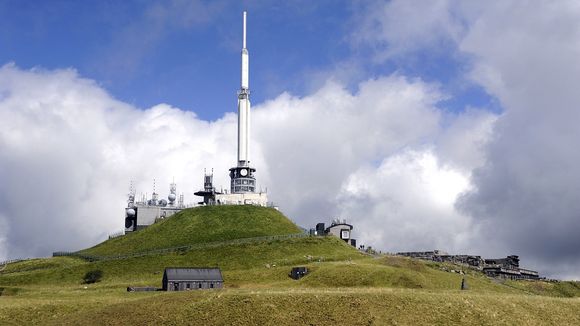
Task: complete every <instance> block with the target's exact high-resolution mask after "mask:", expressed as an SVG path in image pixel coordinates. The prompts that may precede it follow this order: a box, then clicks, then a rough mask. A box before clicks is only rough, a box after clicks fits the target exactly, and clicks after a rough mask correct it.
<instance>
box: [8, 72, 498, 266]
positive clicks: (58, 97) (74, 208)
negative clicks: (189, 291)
mask: <svg viewBox="0 0 580 326" xmlns="http://www.w3.org/2000/svg"><path fill="white" fill-rule="evenodd" d="M0 94H2V96H1V97H0V114H2V116H3V117H4V119H2V121H1V122H0V127H1V128H0V130H1V131H0V153H1V154H0V171H1V174H0V179H2V180H3V182H2V184H1V187H2V189H1V191H0V223H1V224H2V226H3V227H2V228H1V231H0V232H1V234H0V236H1V237H2V239H3V242H2V247H0V248H1V249H2V251H1V252H0V253H1V254H2V255H3V257H1V258H6V257H26V256H37V255H47V254H50V252H51V251H55V250H75V249H80V248H82V247H86V246H89V245H92V244H95V243H97V242H98V241H100V240H103V239H104V238H106V236H107V234H109V233H112V232H115V231H117V230H120V229H122V225H123V213H122V212H123V210H122V208H123V206H124V201H125V194H126V192H127V187H128V183H129V181H130V180H134V181H135V185H136V188H137V192H144V193H146V192H148V193H151V191H152V183H153V178H155V179H156V180H157V182H156V184H157V191H158V192H161V193H162V194H164V193H167V191H166V190H165V189H166V187H167V184H168V183H169V182H170V181H171V180H172V179H173V178H175V180H176V182H177V183H178V192H183V193H184V194H185V196H186V201H188V202H193V201H196V199H195V198H193V196H192V193H193V192H194V191H195V190H197V189H198V188H199V187H201V180H202V177H201V176H202V173H203V169H204V168H214V169H215V172H216V176H215V179H216V185H217V186H218V187H219V186H220V185H228V184H229V182H228V179H227V178H228V177H227V169H228V168H229V167H230V165H232V164H234V162H235V152H236V151H235V146H236V144H235V139H236V138H235V137H236V136H235V132H236V130H235V128H236V116H235V115H234V114H226V115H225V116H224V117H223V118H221V119H219V120H217V121H213V122H208V121H203V120H200V119H198V118H197V117H196V116H195V114H194V113H192V112H185V111H182V110H180V109H178V108H173V107H171V106H169V105H166V104H160V105H157V106H155V107H152V108H149V109H146V110H140V109H138V108H135V107H132V106H131V105H129V104H126V103H122V102H120V101H118V100H115V99H114V98H112V97H111V96H110V95H109V94H107V92H106V91H104V90H103V89H102V88H100V87H99V85H97V84H96V83H95V82H94V81H91V80H87V79H84V78H82V77H81V76H78V75H77V73H76V72H75V71H73V70H56V71H45V70H41V69H34V70H29V71H25V70H21V69H19V68H18V67H16V66H14V65H6V66H4V67H2V68H1V69H0ZM442 98H444V94H441V93H440V91H439V90H438V88H437V87H436V86H434V85H430V84H426V83H424V82H422V81H420V80H410V79H407V78H405V77H402V76H398V75H391V76H386V77H381V78H378V79H371V80H368V81H366V82H363V83H361V84H360V85H359V87H358V90H357V91H356V92H355V93H351V92H349V91H348V90H347V89H346V88H344V87H342V86H341V85H339V84H336V83H333V82H328V83H327V84H326V85H325V86H324V87H322V88H321V89H319V90H318V91H316V92H314V93H312V94H311V95H309V96H306V97H303V98H297V97H294V96H292V95H291V94H287V93H284V94H281V95H280V96H278V97H277V98H275V99H272V100H271V101H268V102H266V103H263V104H261V105H259V106H257V107H255V111H254V114H253V117H254V119H253V125H254V126H253V131H254V137H253V138H254V139H253V148H252V160H253V162H254V163H255V166H256V167H257V169H258V180H259V182H260V184H261V186H262V187H264V188H265V187H267V188H268V190H269V192H270V196H271V199H272V200H274V201H275V202H276V203H277V204H279V205H280V207H281V208H282V210H283V211H284V212H285V213H287V214H288V215H289V216H290V217H291V218H293V219H294V220H295V221H296V222H297V223H298V224H300V225H303V226H306V227H310V226H313V225H314V224H315V223H316V222H319V221H326V222H328V221H329V220H330V219H331V218H333V217H338V216H341V217H343V218H348V219H349V220H350V221H351V222H353V223H354V224H355V225H357V231H359V234H360V236H361V237H362V239H361V240H363V241H364V238H365V237H366V239H368V241H367V242H369V241H370V242H369V243H372V244H373V245H374V246H375V247H387V248H393V246H392V244H391V243H392V238H389V237H390V236H392V235H393V234H394V233H393V232H394V230H395V229H396V228H397V227H401V226H405V225H407V227H405V228H406V229H408V231H409V233H407V235H406V236H407V239H408V240H409V242H408V243H409V245H410V246H412V247H413V248H415V247H417V248H418V247H420V246H421V245H425V246H428V245H431V246H432V245H441V246H445V247H451V248H455V246H456V244H457V243H461V241H462V240H461V239H460V238H462V237H464V236H465V235H464V233H465V232H469V229H468V228H467V227H468V225H469V223H470V222H469V220H468V219H465V218H463V217H462V216H460V215H458V214H457V213H456V212H454V211H453V199H454V198H455V197H456V196H457V194H458V192H459V191H461V190H463V189H465V188H466V187H467V182H466V177H467V176H468V175H469V171H470V167H469V163H466V162H468V161H469V159H465V158H461V157H459V156H458V157H457V159H455V158H454V159H450V160H448V162H444V161H443V160H439V159H438V158H437V157H436V156H437V153H436V149H441V150H443V149H445V146H444V144H448V143H449V140H448V139H447V138H448V137H449V133H450V132H456V133H458V134H463V135H466V137H465V138H464V139H465V140H466V143H465V144H463V145H461V146H464V147H468V148H477V146H476V145H474V143H475V142H476V141H475V140H476V139H477V140H478V141H480V140H483V139H485V138H486V135H487V134H486V133H485V132H476V134H478V135H479V136H472V137H467V135H469V134H473V133H474V131H473V128H471V127H472V126H471V124H470V123H466V122H465V121H464V120H465V119H467V120H470V119H471V120H472V121H473V122H472V123H474V124H476V125H487V124H489V123H490V122H491V121H492V119H490V117H491V115H489V114H484V113H479V114H473V115H472V117H471V118H467V115H465V116H461V117H459V116H456V117H450V116H447V115H444V114H442V113H441V112H440V110H438V109H437V108H436V107H435V105H436V103H438V102H439V101H440V100H441V99H442ZM444 119H445V120H450V121H453V122H451V123H450V125H454V126H456V129H457V130H455V131H454V129H453V128H449V127H447V128H443V127H442V121H443V120H444ZM462 121H463V122H462ZM454 122H457V123H456V124H455V123H454ZM448 125H449V124H448ZM476 130H477V129H476ZM482 130H485V128H483V129H482ZM452 138H453V139H454V140H453V141H454V142H457V139H455V137H452ZM434 139H436V140H438V141H437V142H434V141H433V140H434ZM460 142H461V141H460ZM470 144H471V145H470ZM467 152H468V151H466V152H462V155H465V153H467ZM474 152H477V150H476V149H475V150H474ZM460 156H461V155H460ZM449 157H453V155H450V156H449ZM459 167H462V168H459ZM399 169H401V170H400V171H399ZM362 185H365V186H362ZM369 192H370V193H371V194H374V195H373V196H374V197H373V196H371V197H369V196H368V194H369ZM418 192H420V193H422V194H421V195H420V197H416V196H415V195H418ZM365 196H366V197H365ZM419 198H420V199H419ZM363 204H364V206H360V205H363ZM357 205H358V206H357ZM357 207H358V208H357ZM391 210H394V212H391ZM449 214H451V215H449ZM383 216H385V217H386V218H387V219H386V220H383V219H382V217H383ZM421 218H427V219H430V220H432V221H433V224H437V223H438V222H437V221H453V222H454V224H455V225H454V227H451V228H449V227H441V228H440V230H439V232H440V236H441V237H440V238H437V239H433V242H430V241H425V242H423V243H421V244H417V243H415V242H414V241H413V239H414V238H415V237H416V236H417V235H418V234H426V233H428V232H429V228H431V227H432V226H433V224H432V225H428V224H426V223H420V220H421ZM386 222H388V224H390V223H391V222H392V223H393V225H390V226H389V227H388V229H387V230H385V232H384V233H376V232H374V230H376V229H377V225H385V223H386ZM443 224H444V223H443ZM443 224H441V225H443ZM411 225H414V227H410V226H411ZM399 234H401V235H402V233H400V232H399ZM413 243H415V244H413Z"/></svg>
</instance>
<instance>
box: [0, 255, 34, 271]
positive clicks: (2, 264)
mask: <svg viewBox="0 0 580 326" xmlns="http://www.w3.org/2000/svg"><path fill="white" fill-rule="evenodd" d="M29 259H30V258H25V259H20V258H19V259H10V260H5V261H0V272H1V271H3V270H4V269H6V266H8V264H12V263H17V262H19V261H25V260H29Z"/></svg>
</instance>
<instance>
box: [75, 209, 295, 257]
mask: <svg viewBox="0 0 580 326" xmlns="http://www.w3.org/2000/svg"><path fill="white" fill-rule="evenodd" d="M300 232H301V229H300V228H298V226H296V225H295V224H294V223H292V221H290V220H289V219H288V218H286V217H285V216H284V215H283V214H282V213H280V212H279V211H277V210H275V209H273V208H265V207H257V206H250V205H247V206H204V207H196V208H189V209H185V210H183V211H181V212H179V213H177V214H175V215H174V216H172V217H171V218H168V219H166V220H164V221H161V222H159V223H155V224H153V225H151V226H149V227H147V228H145V229H143V230H140V231H137V232H133V233H129V234H127V235H125V236H122V237H118V238H114V239H110V240H107V241H105V242H103V243H100V244H98V245H96V246H94V247H92V248H89V249H86V250H82V251H81V252H82V253H84V254H87V255H96V256H111V255H122V254H130V253H135V252H143V251H148V250H154V249H163V248H171V247H178V246H185V245H191V244H198V243H208V242H217V241H227V240H233V239H241V238H252V237H260V236H270V235H282V234H295V233H300Z"/></svg>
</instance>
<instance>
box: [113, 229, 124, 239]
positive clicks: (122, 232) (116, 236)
mask: <svg viewBox="0 0 580 326" xmlns="http://www.w3.org/2000/svg"><path fill="white" fill-rule="evenodd" d="M124 235H125V231H119V232H115V233H113V234H110V235H109V240H111V239H115V238H118V237H122V236H124Z"/></svg>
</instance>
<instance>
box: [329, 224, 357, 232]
mask: <svg viewBox="0 0 580 326" xmlns="http://www.w3.org/2000/svg"><path fill="white" fill-rule="evenodd" d="M342 226H348V228H349V229H350V230H352V229H353V227H352V225H350V224H347V223H336V224H331V225H330V226H329V227H327V228H326V230H327V231H328V230H330V229H332V228H337V227H342Z"/></svg>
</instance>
